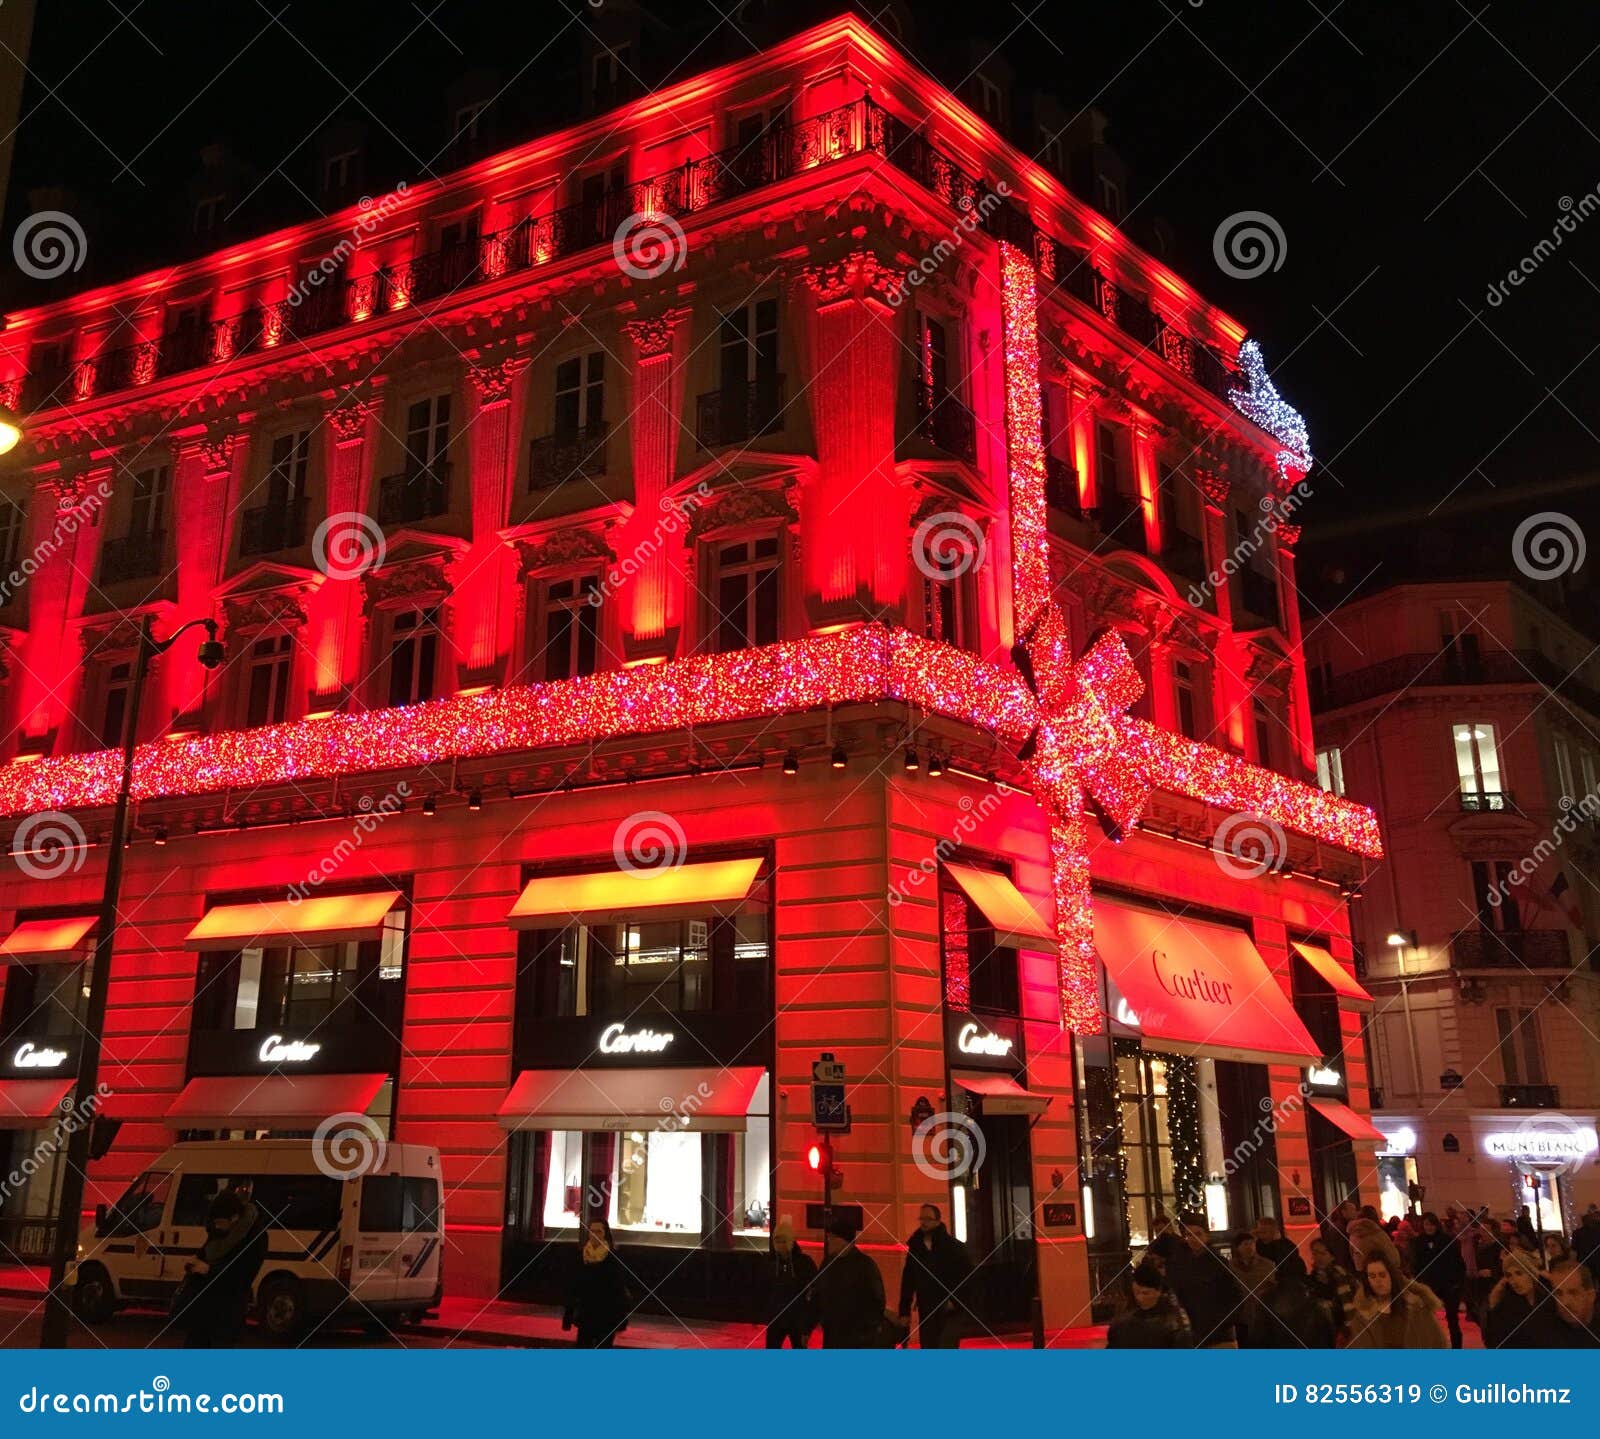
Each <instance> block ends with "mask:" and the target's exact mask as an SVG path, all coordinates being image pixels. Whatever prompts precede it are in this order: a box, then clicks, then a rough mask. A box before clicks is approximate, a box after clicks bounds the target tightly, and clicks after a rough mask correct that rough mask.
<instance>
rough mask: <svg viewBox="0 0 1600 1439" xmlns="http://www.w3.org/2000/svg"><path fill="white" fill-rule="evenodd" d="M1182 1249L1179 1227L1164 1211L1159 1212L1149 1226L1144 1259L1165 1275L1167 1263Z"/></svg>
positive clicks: (1181, 1235) (1181, 1236) (1181, 1234)
mask: <svg viewBox="0 0 1600 1439" xmlns="http://www.w3.org/2000/svg"><path fill="white" fill-rule="evenodd" d="M1182 1248H1183V1233H1182V1230H1181V1228H1180V1226H1179V1225H1178V1224H1176V1223H1175V1222H1174V1221H1173V1219H1172V1216H1171V1215H1170V1214H1168V1213H1167V1211H1166V1210H1165V1209H1163V1210H1160V1211H1159V1212H1158V1213H1157V1215H1156V1218H1155V1221H1154V1222H1153V1223H1152V1224H1151V1226H1150V1243H1149V1244H1148V1245H1147V1246H1146V1248H1145V1251H1144V1257H1145V1258H1146V1259H1149V1260H1153V1261H1154V1262H1155V1263H1156V1264H1158V1265H1160V1266H1161V1272H1162V1273H1163V1274H1165V1273H1166V1270H1167V1264H1168V1262H1169V1261H1170V1260H1171V1259H1172V1256H1173V1255H1174V1254H1176V1253H1177V1252H1178V1250H1180V1249H1182Z"/></svg>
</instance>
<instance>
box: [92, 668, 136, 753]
mask: <svg viewBox="0 0 1600 1439" xmlns="http://www.w3.org/2000/svg"><path fill="white" fill-rule="evenodd" d="M104 675H105V678H104V680H103V682H102V689H101V694H100V732H99V734H98V735H97V736H96V737H97V738H98V739H99V741H100V748H101V749H121V748H122V742H123V739H124V735H123V730H124V727H125V726H126V725H127V723H128V699H129V696H130V693H131V690H132V686H133V664H132V662H131V661H129V660H117V661H115V662H113V663H111V664H108V665H106V666H105V667H104Z"/></svg>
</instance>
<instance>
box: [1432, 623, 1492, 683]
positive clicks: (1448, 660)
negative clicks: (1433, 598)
mask: <svg viewBox="0 0 1600 1439" xmlns="http://www.w3.org/2000/svg"><path fill="white" fill-rule="evenodd" d="M1470 626H1471V621H1470V620H1469V619H1468V618H1467V616H1466V615H1465V614H1462V613H1461V612H1460V611H1458V610H1445V611H1444V612H1443V613H1442V614H1440V616H1439V652H1440V653H1441V654H1442V655H1443V656H1444V665H1445V673H1446V674H1447V675H1448V676H1450V677H1451V678H1453V679H1475V678H1477V677H1478V675H1479V674H1480V673H1481V671H1482V666H1481V664H1480V663H1479V649H1478V636H1477V635H1476V634H1474V633H1473V631H1472V629H1471V628H1470Z"/></svg>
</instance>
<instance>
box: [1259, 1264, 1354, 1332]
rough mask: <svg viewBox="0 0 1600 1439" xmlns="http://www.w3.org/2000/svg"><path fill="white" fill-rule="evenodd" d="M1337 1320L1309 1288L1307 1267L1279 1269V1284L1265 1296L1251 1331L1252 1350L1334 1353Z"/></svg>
mask: <svg viewBox="0 0 1600 1439" xmlns="http://www.w3.org/2000/svg"><path fill="white" fill-rule="evenodd" d="M1333 1341H1334V1327H1333V1319H1332V1318H1331V1317H1330V1315H1329V1313H1328V1311H1327V1310H1326V1309H1325V1308H1324V1307H1323V1306H1322V1305H1321V1304H1320V1303H1318V1302H1317V1298H1316V1296H1315V1295H1314V1294H1312V1292H1311V1291H1310V1289H1308V1288H1307V1287H1306V1269H1305V1265H1304V1264H1302V1263H1300V1262H1299V1261H1298V1260H1296V1261H1295V1262H1293V1263H1283V1264H1280V1265H1279V1266H1278V1274H1277V1280H1276V1281H1275V1282H1274V1284H1273V1286H1272V1288H1270V1289H1269V1290H1267V1292H1266V1293H1265V1294H1264V1295H1262V1297H1261V1302H1260V1307H1259V1309H1258V1311H1257V1314H1256V1319H1255V1323H1254V1324H1253V1326H1252V1328H1251V1331H1250V1340H1249V1342H1250V1347H1251V1348H1252V1349H1332V1348H1333Z"/></svg>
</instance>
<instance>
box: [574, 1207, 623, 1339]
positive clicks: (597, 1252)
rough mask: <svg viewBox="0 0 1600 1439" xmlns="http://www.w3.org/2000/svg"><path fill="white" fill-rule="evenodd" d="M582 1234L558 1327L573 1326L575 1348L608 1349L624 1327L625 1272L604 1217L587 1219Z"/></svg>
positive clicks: (609, 1227)
mask: <svg viewBox="0 0 1600 1439" xmlns="http://www.w3.org/2000/svg"><path fill="white" fill-rule="evenodd" d="M584 1234H585V1237H584V1241H583V1244H582V1246H581V1247H580V1248H579V1250H578V1264H577V1268H576V1270H575V1271H574V1272H573V1276H572V1287H571V1288H570V1289H569V1290H568V1291H567V1308H566V1312H565V1313H564V1314H563V1315H562V1316H561V1327H562V1328H563V1329H572V1328H574V1327H575V1328H576V1329H577V1331H578V1337H577V1341H576V1343H577V1347H578V1348H579V1349H610V1348H612V1347H613V1346H614V1345H615V1343H616V1338H617V1335H618V1334H619V1333H621V1331H622V1330H624V1329H626V1328H627V1327H628V1315H629V1314H630V1313H631V1312H632V1309H633V1296H632V1295H631V1294H629V1293H628V1276H627V1272H626V1271H625V1270H624V1269H623V1267H622V1261H621V1260H620V1259H618V1258H617V1254H616V1248H615V1246H614V1244H613V1242H612V1239H611V1226H610V1225H609V1224H608V1223H606V1221H605V1220H604V1219H591V1220H590V1221H589V1226H588V1228H587V1230H585V1232H584Z"/></svg>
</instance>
